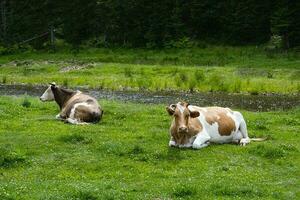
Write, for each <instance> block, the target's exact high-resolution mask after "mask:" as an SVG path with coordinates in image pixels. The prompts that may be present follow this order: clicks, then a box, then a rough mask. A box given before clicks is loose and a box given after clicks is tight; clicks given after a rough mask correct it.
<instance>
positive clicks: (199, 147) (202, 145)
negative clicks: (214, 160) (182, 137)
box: [193, 143, 209, 149]
mask: <svg viewBox="0 0 300 200" xmlns="http://www.w3.org/2000/svg"><path fill="white" fill-rule="evenodd" d="M208 144H209V143H204V144H195V143H194V144H193V149H201V148H203V147H207V146H208Z"/></svg>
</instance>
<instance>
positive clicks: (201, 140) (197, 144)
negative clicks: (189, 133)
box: [193, 131, 210, 149]
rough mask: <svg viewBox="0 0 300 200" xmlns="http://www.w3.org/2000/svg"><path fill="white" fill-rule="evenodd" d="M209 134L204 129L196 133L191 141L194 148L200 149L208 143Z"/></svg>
mask: <svg viewBox="0 0 300 200" xmlns="http://www.w3.org/2000/svg"><path fill="white" fill-rule="evenodd" d="M209 140H210V136H209V135H208V133H207V132H206V131H202V132H200V133H198V134H197V136H196V139H195V141H194V143H193V148H194V149H201V148H204V147H207V146H208V145H209Z"/></svg>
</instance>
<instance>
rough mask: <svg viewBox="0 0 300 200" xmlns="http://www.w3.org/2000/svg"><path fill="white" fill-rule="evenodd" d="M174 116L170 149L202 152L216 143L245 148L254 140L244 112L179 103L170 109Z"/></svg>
mask: <svg viewBox="0 0 300 200" xmlns="http://www.w3.org/2000/svg"><path fill="white" fill-rule="evenodd" d="M166 109H167V112H168V113H169V115H171V116H173V117H174V118H173V121H172V124H171V127H170V135H171V140H170V142H169V146H175V147H186V148H189V147H192V148H195V149H200V148H203V147H206V146H208V145H209V143H210V142H212V143H237V144H240V145H242V146H245V145H247V144H249V143H250V141H251V140H255V141H262V140H264V139H262V138H252V139H250V138H249V137H248V133H247V126H246V122H245V120H244V117H243V116H242V114H241V113H240V112H237V111H232V110H231V109H229V108H222V107H198V106H192V105H189V104H188V103H185V102H178V103H177V104H171V105H170V106H167V107H166Z"/></svg>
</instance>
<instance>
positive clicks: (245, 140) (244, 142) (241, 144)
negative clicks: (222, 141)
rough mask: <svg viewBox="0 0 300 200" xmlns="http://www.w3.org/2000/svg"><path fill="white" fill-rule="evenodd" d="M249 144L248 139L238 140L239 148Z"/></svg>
mask: <svg viewBox="0 0 300 200" xmlns="http://www.w3.org/2000/svg"><path fill="white" fill-rule="evenodd" d="M249 143H250V139H249V138H242V139H241V140H240V146H243V147H244V146H246V145H247V144H249Z"/></svg>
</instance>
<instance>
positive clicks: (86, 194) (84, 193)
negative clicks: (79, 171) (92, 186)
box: [71, 191, 98, 200]
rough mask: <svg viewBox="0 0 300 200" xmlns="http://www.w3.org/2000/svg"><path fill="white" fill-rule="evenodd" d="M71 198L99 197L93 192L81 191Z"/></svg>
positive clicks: (74, 199) (92, 199) (87, 199)
mask: <svg viewBox="0 0 300 200" xmlns="http://www.w3.org/2000/svg"><path fill="white" fill-rule="evenodd" d="M71 199H73V200H97V199H98V197H97V196H96V195H95V194H93V193H92V192H88V191H80V192H78V193H77V194H75V195H74V196H73V197H72V198H71Z"/></svg>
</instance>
